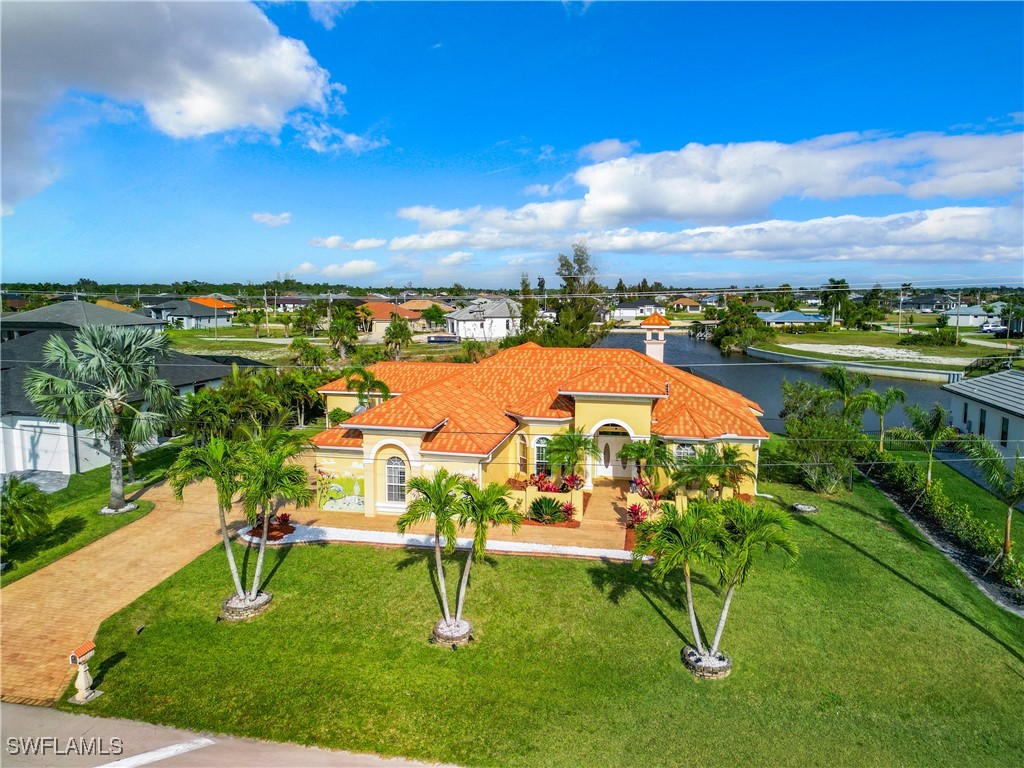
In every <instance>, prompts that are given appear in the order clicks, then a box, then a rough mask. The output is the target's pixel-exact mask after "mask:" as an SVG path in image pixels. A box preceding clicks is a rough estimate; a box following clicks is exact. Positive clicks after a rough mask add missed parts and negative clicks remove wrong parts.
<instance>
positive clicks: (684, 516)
mask: <svg viewBox="0 0 1024 768" xmlns="http://www.w3.org/2000/svg"><path fill="white" fill-rule="evenodd" d="M661 509H662V514H661V515H659V516H658V517H656V518H651V519H648V520H645V521H644V522H642V523H640V525H639V526H637V535H636V544H635V546H634V547H633V563H634V565H637V566H639V564H640V563H641V562H642V559H643V557H644V556H645V555H649V556H650V557H653V558H654V567H653V569H652V571H651V573H652V575H653V576H654V577H655V578H656V579H658V581H661V582H664V580H665V577H667V576H668V575H669V574H670V573H672V572H673V571H675V570H677V569H682V571H683V583H684V584H685V585H686V610H687V613H688V614H689V616H690V631H691V632H693V643H694V648H696V649H697V652H698V653H699V654H700V655H701V656H703V655H704V642H703V640H702V639H701V634H700V624H699V622H698V621H697V611H696V609H695V608H694V604H693V586H692V584H691V583H690V567H691V566H695V565H706V566H711V567H713V568H718V567H719V564H720V560H721V547H722V543H723V540H724V538H723V537H724V533H723V530H722V518H721V516H720V515H719V514H718V511H717V507H716V506H715V505H712V504H708V503H707V502H701V501H696V502H694V503H693V504H691V505H690V506H689V507H688V508H687V511H686V512H685V513H684V512H681V511H680V510H679V508H678V507H676V505H674V504H666V505H664V506H663V507H662V508H661Z"/></svg>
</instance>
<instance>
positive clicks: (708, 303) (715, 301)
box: [698, 293, 725, 307]
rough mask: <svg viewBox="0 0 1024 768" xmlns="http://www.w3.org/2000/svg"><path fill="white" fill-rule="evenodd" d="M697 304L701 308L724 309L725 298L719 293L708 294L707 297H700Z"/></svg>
mask: <svg viewBox="0 0 1024 768" xmlns="http://www.w3.org/2000/svg"><path fill="white" fill-rule="evenodd" d="M698 302H699V303H700V305H701V306H702V307H724V306H725V298H724V297H723V296H722V294H720V293H710V294H708V295H707V296H701V297H700V299H698Z"/></svg>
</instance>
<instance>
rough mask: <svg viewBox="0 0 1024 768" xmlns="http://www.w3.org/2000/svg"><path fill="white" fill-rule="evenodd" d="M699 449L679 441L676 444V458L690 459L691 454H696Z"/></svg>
mask: <svg viewBox="0 0 1024 768" xmlns="http://www.w3.org/2000/svg"><path fill="white" fill-rule="evenodd" d="M696 453H697V449H696V448H695V447H694V446H692V445H689V444H688V443H678V444H677V445H676V458H677V459H688V458H690V457H691V456H694V455H696Z"/></svg>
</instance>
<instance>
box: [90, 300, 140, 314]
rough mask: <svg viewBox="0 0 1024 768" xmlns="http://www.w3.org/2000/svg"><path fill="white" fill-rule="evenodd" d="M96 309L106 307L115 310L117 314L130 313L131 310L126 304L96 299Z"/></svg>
mask: <svg viewBox="0 0 1024 768" xmlns="http://www.w3.org/2000/svg"><path fill="white" fill-rule="evenodd" d="M96 306H97V307H106V308H107V309H116V310H118V311H119V312H131V311H132V308H131V307H129V306H128V305H126V304H118V303H117V302H116V301H108V300H107V299H96Z"/></svg>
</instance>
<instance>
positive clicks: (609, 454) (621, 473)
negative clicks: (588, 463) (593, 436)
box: [594, 434, 633, 479]
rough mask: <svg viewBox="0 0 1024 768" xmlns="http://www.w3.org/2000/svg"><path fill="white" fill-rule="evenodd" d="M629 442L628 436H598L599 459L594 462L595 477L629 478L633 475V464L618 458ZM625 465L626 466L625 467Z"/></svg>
mask: <svg viewBox="0 0 1024 768" xmlns="http://www.w3.org/2000/svg"><path fill="white" fill-rule="evenodd" d="M628 442H629V436H628V435H622V436H619V435H601V434H599V435H598V436H597V450H598V453H599V456H598V459H597V461H596V462H594V464H595V466H594V476H595V477H616V478H618V477H621V478H627V479H628V478H629V477H630V476H631V475H632V473H633V467H632V462H630V461H624V460H623V459H620V458H617V457H618V453H619V450H620V449H621V448H622V446H624V445H625V444H626V443H628ZM623 464H625V466H623Z"/></svg>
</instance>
